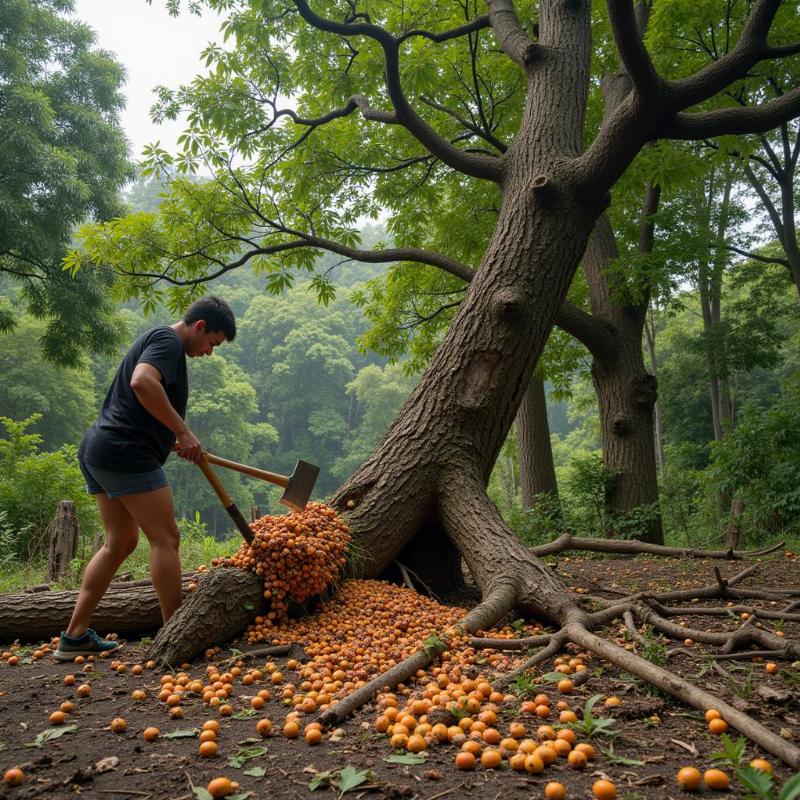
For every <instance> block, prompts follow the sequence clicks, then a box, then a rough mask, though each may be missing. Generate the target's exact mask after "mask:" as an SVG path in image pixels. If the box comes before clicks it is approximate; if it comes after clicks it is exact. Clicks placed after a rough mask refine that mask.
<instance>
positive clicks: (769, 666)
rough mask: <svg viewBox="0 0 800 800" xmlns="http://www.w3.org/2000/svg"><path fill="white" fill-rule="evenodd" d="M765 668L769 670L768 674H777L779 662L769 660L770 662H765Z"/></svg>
mask: <svg viewBox="0 0 800 800" xmlns="http://www.w3.org/2000/svg"><path fill="white" fill-rule="evenodd" d="M764 669H765V670H766V671H767V673H768V674H770V675H777V674H778V665H777V664H775V663H774V662H772V661H768V662H767V663H766V664H765V666H764Z"/></svg>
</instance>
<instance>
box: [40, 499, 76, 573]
mask: <svg viewBox="0 0 800 800" xmlns="http://www.w3.org/2000/svg"><path fill="white" fill-rule="evenodd" d="M77 551H78V517H77V516H76V514H75V503H73V502H72V500H61V501H59V503H58V508H57V510H56V516H55V519H54V520H53V522H52V533H51V536H50V546H49V548H48V552H47V567H46V569H45V580H46V581H47V582H48V583H49V582H50V581H55V580H58V579H59V578H60V577H62V576H63V575H64V574H66V572H67V571H68V570H69V564H70V561H72V559H73V558H75V553H76V552H77Z"/></svg>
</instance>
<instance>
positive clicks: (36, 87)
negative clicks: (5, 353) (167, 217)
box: [0, 0, 132, 366]
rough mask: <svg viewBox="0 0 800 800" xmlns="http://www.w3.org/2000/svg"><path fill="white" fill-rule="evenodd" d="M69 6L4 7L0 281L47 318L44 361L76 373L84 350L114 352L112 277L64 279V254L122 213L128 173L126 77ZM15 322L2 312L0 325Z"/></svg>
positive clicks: (63, 0)
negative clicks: (94, 224)
mask: <svg viewBox="0 0 800 800" xmlns="http://www.w3.org/2000/svg"><path fill="white" fill-rule="evenodd" d="M72 8H73V3H72V2H70V1H69V0H2V2H0V41H2V43H3V46H2V48H0V141H2V142H3V147H2V149H0V175H2V176H3V177H2V181H0V278H4V279H5V280H10V281H12V282H13V283H14V284H16V285H17V286H18V287H19V289H20V291H19V300H20V301H21V304H22V307H23V308H25V309H26V310H27V311H28V313H30V314H32V315H33V316H35V317H37V318H39V319H42V320H45V321H46V322H47V325H46V326H45V327H44V329H43V330H42V331H41V333H40V335H39V342H40V344H41V347H42V353H43V355H44V356H45V358H47V359H49V360H51V361H54V362H58V363H63V364H68V365H70V366H75V365H76V364H77V363H78V362H79V360H80V354H81V352H82V351H83V349H85V348H89V349H94V350H98V349H108V348H110V347H113V345H114V344H116V343H117V342H118V341H119V334H120V331H119V329H118V327H117V326H116V325H115V322H114V319H113V314H112V312H113V303H111V302H110V298H109V296H108V291H107V290H108V287H109V286H110V283H111V279H110V277H109V276H108V275H105V274H103V273H102V272H89V271H87V272H85V273H84V274H82V275H80V276H77V278H76V279H74V280H73V279H70V276H69V275H67V274H65V273H64V272H63V271H62V268H61V259H62V258H63V256H64V254H65V253H66V249H67V247H68V245H69V243H70V240H71V236H72V232H73V228H74V227H75V226H76V225H78V224H79V223H81V222H84V221H85V220H87V219H96V220H107V219H110V218H111V217H113V216H115V215H116V214H118V213H120V211H121V209H122V207H121V205H120V202H119V199H118V192H119V189H120V188H121V187H122V186H123V185H124V183H125V182H126V181H127V180H129V179H130V178H131V177H132V174H131V165H130V164H129V162H128V157H127V143H126V141H125V137H124V134H123V132H122V130H121V129H120V127H119V123H118V119H117V114H118V112H119V110H120V109H121V107H122V105H123V98H122V95H121V93H120V88H121V86H122V83H123V81H124V72H123V70H122V67H121V66H120V65H119V64H118V63H117V62H116V61H115V60H114V59H113V58H112V56H111V55H110V54H108V53H105V52H103V51H101V50H98V49H97V48H95V47H94V34H93V33H92V31H91V30H90V29H89V28H88V27H87V26H86V25H85V24H83V23H80V22H77V21H74V20H72V19H70V18H69V17H68V16H66V14H67V13H69V12H71V11H72ZM88 309H91V313H87V310H88ZM16 319H17V315H16V314H15V313H14V311H13V310H12V309H11V308H10V307H9V306H7V305H6V306H2V307H0V330H2V329H5V330H8V329H10V328H12V327H13V326H14V324H15V320H16Z"/></svg>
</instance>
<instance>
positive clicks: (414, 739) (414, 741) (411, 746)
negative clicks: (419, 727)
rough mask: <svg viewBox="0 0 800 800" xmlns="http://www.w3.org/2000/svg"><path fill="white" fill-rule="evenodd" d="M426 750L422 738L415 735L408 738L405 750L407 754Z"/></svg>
mask: <svg viewBox="0 0 800 800" xmlns="http://www.w3.org/2000/svg"><path fill="white" fill-rule="evenodd" d="M427 749H428V743H427V742H426V741H425V737H424V736H421V735H420V734H418V733H415V734H414V735H413V736H409V737H408V743H407V744H406V750H408V752H409V753H421V752H422V751H423V750H427Z"/></svg>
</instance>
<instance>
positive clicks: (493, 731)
mask: <svg viewBox="0 0 800 800" xmlns="http://www.w3.org/2000/svg"><path fill="white" fill-rule="evenodd" d="M481 737H482V739H483V741H484V742H486V744H500V739H501V738H502V737H501V736H500V731H498V730H497V728H487V729H486V730H485V731H483V732H482V733H481Z"/></svg>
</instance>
